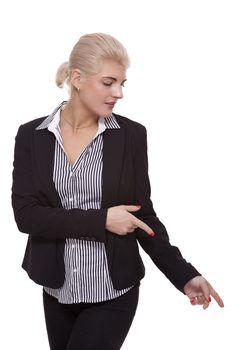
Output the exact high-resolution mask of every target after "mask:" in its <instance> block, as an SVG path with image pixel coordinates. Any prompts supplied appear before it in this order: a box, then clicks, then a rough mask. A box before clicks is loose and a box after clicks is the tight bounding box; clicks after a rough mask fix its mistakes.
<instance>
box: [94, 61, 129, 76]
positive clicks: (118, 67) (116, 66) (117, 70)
mask: <svg viewBox="0 0 233 350" xmlns="http://www.w3.org/2000/svg"><path fill="white" fill-rule="evenodd" d="M97 75H98V76H101V77H119V78H123V79H124V78H125V76H126V68H125V67H124V66H123V65H122V64H120V63H118V62H115V61H103V62H102V63H101V64H100V69H99V71H98V73H97Z"/></svg>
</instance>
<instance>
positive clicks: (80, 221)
mask: <svg viewBox="0 0 233 350" xmlns="http://www.w3.org/2000/svg"><path fill="white" fill-rule="evenodd" d="M31 133H32V130H31V129H29V128H28V127H26V126H25V125H22V126H20V127H19V130H18V133H17V135H16V138H15V150H14V162H13V184H12V196H11V198H12V207H13V210H14V216H15V221H16V223H17V226H18V229H19V231H21V232H24V233H28V234H31V235H35V236H40V237H46V238H55V239H65V238H80V239H91V240H96V241H100V242H105V241H106V230H105V225H106V217H107V208H106V209H105V208H102V209H89V210H81V209H71V210H67V209H64V208H62V206H61V207H52V206H51V205H47V204H44V203H42V201H41V200H40V199H39V196H38V193H37V192H36V191H35V188H34V185H33V183H34V179H33V176H34V175H33V174H34V173H35V171H33V168H32V167H33V165H32V152H31V142H30V140H31Z"/></svg>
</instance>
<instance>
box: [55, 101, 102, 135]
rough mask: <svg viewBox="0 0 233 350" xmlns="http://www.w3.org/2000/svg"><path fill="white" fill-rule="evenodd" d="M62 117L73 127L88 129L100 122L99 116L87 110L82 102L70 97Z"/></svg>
mask: <svg viewBox="0 0 233 350" xmlns="http://www.w3.org/2000/svg"><path fill="white" fill-rule="evenodd" d="M61 118H62V119H63V120H64V121H65V122H66V123H67V124H69V125H70V126H71V127H72V128H73V129H76V130H77V129H84V130H85V129H88V128H91V127H94V126H96V125H97V124H98V116H96V115H93V114H91V113H90V112H89V111H87V110H85V108H83V107H82V106H81V104H80V103H78V102H75V101H73V100H72V99H70V100H69V101H68V102H67V104H66V105H65V106H64V107H63V109H62V111H61Z"/></svg>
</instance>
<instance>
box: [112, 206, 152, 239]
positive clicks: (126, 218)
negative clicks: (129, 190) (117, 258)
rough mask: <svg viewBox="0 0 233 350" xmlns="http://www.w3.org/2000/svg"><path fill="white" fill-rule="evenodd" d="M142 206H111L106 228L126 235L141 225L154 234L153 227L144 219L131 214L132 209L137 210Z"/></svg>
mask: <svg viewBox="0 0 233 350" xmlns="http://www.w3.org/2000/svg"><path fill="white" fill-rule="evenodd" d="M139 209H140V207H139V206H136V205H117V206H115V207H111V208H109V209H108V212H107V219H106V229H107V230H108V231H111V232H113V233H116V234H118V235H126V234H127V233H128V232H133V231H134V230H135V228H137V227H140V228H141V229H142V230H144V231H145V232H146V233H148V235H150V236H154V232H153V231H152V229H151V228H150V227H149V226H148V225H147V224H145V223H144V222H143V221H141V220H139V219H138V218H136V217H135V216H134V215H132V214H130V213H129V212H130V211H133V212H134V211H137V210H139Z"/></svg>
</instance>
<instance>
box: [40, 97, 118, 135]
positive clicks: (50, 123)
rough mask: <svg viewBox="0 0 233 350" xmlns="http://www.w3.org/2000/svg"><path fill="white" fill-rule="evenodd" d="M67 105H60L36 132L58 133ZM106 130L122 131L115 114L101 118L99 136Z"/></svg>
mask: <svg viewBox="0 0 233 350" xmlns="http://www.w3.org/2000/svg"><path fill="white" fill-rule="evenodd" d="M66 103H67V101H63V102H62V103H60V104H59V106H57V107H56V108H55V110H54V111H53V112H52V113H51V114H50V115H49V116H48V117H46V118H45V119H44V120H43V122H42V123H41V124H40V125H39V126H37V128H36V130H42V129H46V128H47V129H48V130H49V131H52V132H56V130H57V128H58V126H59V121H60V110H61V108H62V107H63V106H64V105H65V104H66ZM105 129H120V125H119V124H118V122H117V120H116V118H115V117H114V115H113V114H111V115H110V116H109V117H101V116H100V117H99V119H98V131H97V134H99V133H101V132H103V131H104V130H105Z"/></svg>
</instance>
